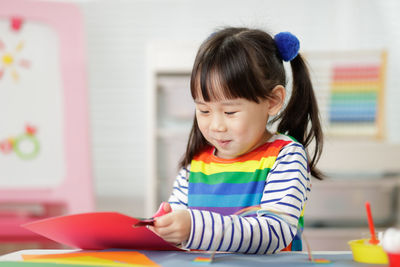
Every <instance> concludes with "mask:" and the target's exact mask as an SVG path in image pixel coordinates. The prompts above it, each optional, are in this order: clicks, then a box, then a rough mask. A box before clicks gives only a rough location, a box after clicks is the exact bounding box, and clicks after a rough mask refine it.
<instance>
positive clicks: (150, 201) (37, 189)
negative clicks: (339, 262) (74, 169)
mask: <svg viewBox="0 0 400 267" xmlns="http://www.w3.org/2000/svg"><path fill="white" fill-rule="evenodd" d="M16 3H17V4H16ZM47 4H50V7H49V8H47V6H46V5H47ZM24 5H28V6H29V7H30V8H31V10H35V8H34V7H35V6H37V8H38V10H39V9H40V11H38V10H36V11H35V12H38V13H37V14H39V13H40V15H41V16H44V17H46V16H47V15H48V16H49V17H51V19H48V20H46V21H45V22H48V23H49V25H50V26H47V25H46V23H44V24H43V21H41V20H39V22H37V21H36V19H37V16H38V15H37V14H36V15H33V16H32V17H30V16H29V13H26V11H23V10H25V9H26V8H24V7H23V6H24ZM57 5H61V9H63V7H68V8H66V9H65V10H66V11H65V12H66V13H65V14H64V13H62V12H60V11H57V10H58V8H59V7H57ZM7 7H10V8H11V7H13V8H15V10H21V12H22V11H23V12H22V13H21V14H16V13H15V12H13V13H10V14H9V16H7V15H6V14H5V13H2V14H1V16H0V56H1V60H2V61H1V62H0V64H1V65H0V67H1V69H0V71H1V72H0V104H1V105H0V113H1V114H2V115H0V194H2V196H3V197H0V201H1V203H0V208H1V210H0V212H1V213H0V221H1V222H0V225H1V224H2V223H3V229H6V227H10V229H11V228H12V227H13V225H15V222H26V221H29V220H32V219H37V218H42V217H46V216H49V215H60V214H67V213H71V212H76V211H79V212H83V211H118V212H122V213H125V214H127V215H130V216H150V215H151V214H152V213H153V212H154V211H155V210H156V209H157V207H158V205H159V203H160V202H161V201H163V200H166V199H167V197H168V195H169V193H170V192H171V188H172V182H173V180H174V178H175V172H176V164H177V162H178V160H179V158H180V156H181V155H182V152H183V151H184V148H185V144H186V138H187V134H188V131H189V130H190V126H191V121H192V115H193V104H192V102H191V98H190V95H189V88H188V84H189V75H190V71H191V65H192V64H193V60H194V56H195V53H196V51H197V48H198V46H199V45H200V43H201V42H202V41H203V40H204V39H205V38H206V37H207V36H208V35H209V34H211V33H212V32H213V31H215V30H216V29H218V28H221V27H223V26H244V27H255V28H261V29H263V30H266V31H267V32H269V33H271V34H276V33H278V32H280V31H290V32H292V33H294V34H295V35H297V36H298V37H299V39H300V44H301V52H302V53H304V55H305V56H306V58H307V60H308V62H309V65H310V73H311V76H312V79H313V82H314V86H315V91H316V94H317V97H318V101H319V103H320V109H321V118H322V121H323V124H324V129H325V133H326V146H325V150H324V152H323V156H322V158H321V161H320V165H319V166H320V168H321V169H322V170H323V171H325V172H326V173H327V174H328V176H329V177H328V178H327V179H326V180H325V181H322V182H320V181H315V179H314V185H313V189H312V193H311V196H310V201H309V203H308V204H307V205H308V206H307V207H306V214H305V218H306V228H305V235H306V237H307V239H308V240H309V242H310V244H311V248H312V249H313V250H348V245H347V241H348V240H351V239H358V238H361V237H367V236H368V229H367V220H366V215H365V207H364V204H365V201H370V202H371V207H372V212H373V215H374V219H375V223H376V226H377V227H378V229H381V230H382V229H386V228H388V227H390V226H396V225H399V222H400V221H399V218H400V206H399V203H398V201H399V200H398V199H399V198H398V186H399V178H400V164H399V160H400V134H399V132H400V106H399V105H398V102H399V101H400V91H399V89H398V88H399V87H400V75H399V74H400V51H399V49H398V48H399V47H400V32H399V29H400V18H399V16H398V13H399V11H400V2H398V1H396V0H386V1H378V0H333V1H329V3H328V2H326V1H318V0H301V1H294V0H282V1H272V0H271V1H270V0H263V1H256V0H249V1H239V0H219V1H211V0H203V1H192V0H129V1H128V0H125V1H121V0H113V1H111V0H108V1H107V0H86V1H84V0H81V1H77V0H74V1H55V0H53V1H46V2H44V1H35V0H31V1H19V0H18V1H17V0H15V1H6V0H1V1H0V10H5V9H7ZM32 7H33V9H32ZM69 9H71V10H73V11H71V12H72V13H73V16H71V19H68V14H67V13H68V12H69V11H68V10H69ZM55 10H56V11H55ZM67 11H68V12H67ZM46 12H48V13H46ZM57 12H60V15H59V16H58V15H57V14H58V13H57ZM46 14H47V15H46ZM35 16H36V17H35ZM57 17H58V18H59V19H60V20H61V21H62V22H60V25H61V24H63V25H64V24H65V25H66V26H65V27H64V28H63V31H64V32H63V34H64V33H65V35H66V36H67V35H68V36H72V37H71V38H76V36H75V37H74V34H76V35H80V36H81V37H82V38H81V37H79V38H78V39H76V40H78V41H79V43H74V42H70V43H68V40H67V41H66V40H65V39H63V38H59V39H58V37H57V36H61V35H57V31H56V33H54V31H52V30H48V29H49V27H50V29H51V28H52V27H53V26H54V25H56V24H57V23H58V22H55V21H57ZM16 18H17V19H16ZM21 18H22V22H23V25H22V26H20V27H21V28H20V27H19V26H18V25H16V24H18V21H19V22H21ZM62 18H63V19H62ZM18 19H19V20H18ZM10 21H11V22H10ZM10 23H11V26H10ZM29 25H31V26H29ZM68 25H69V26H68ZM10 27H11V28H10ZM24 27H25V28H24ZM41 27H42V28H43V29H41ZM57 27H58V26H57ZM68 27H71V28H70V32H69V30H68V29H69V28H68ZM74 27H75V28H74ZM10 29H11V30H10ZM57 29H61V26H60V28H57ZM76 29H78V31H76ZM24 30H25V32H24ZM55 36H56V37H55ZM8 40H11V41H10V42H11V44H9V43H8V42H7V41H8ZM21 40H25V43H24V49H22V46H19V44H20V43H19V42H20V41H21ZM30 40H31V41H30ZM73 40H75V39H73ZM35 41H37V42H38V43H39V45H37V49H36V50H35V49H33V48H29V44H30V42H31V43H33V42H35ZM63 42H67V45H66V46H65V47H64V46H63V45H62V43H63ZM7 45H9V47H13V49H14V48H15V49H14V50H12V51H14V52H13V53H14V54H12V53H11V52H8V51H9V50H7ZM75 46H76V47H82V50H79V49H78V50H77V51H75V50H74V49H75ZM58 47H60V48H58ZM68 49H69V50H68ZM67 50H68V57H65V56H64V57H63V56H60V55H61V54H62V53H63V52H64V51H67ZM38 51H41V52H40V53H39V52H38ZM17 52H18V53H19V54H18V55H19V57H20V58H21V59H25V60H29V59H30V60H31V62H26V61H22V63H23V62H25V64H22V65H21V66H22V68H21V69H20V70H18V69H16V68H14V69H12V68H11V67H10V66H11V65H12V62H11V57H12V56H14V55H15V54H16V53H17ZM10 53H11V54H10ZM52 56H54V57H55V59H54V60H53V57H52ZM15 57H16V56H14V58H15ZM75 57H76V58H78V59H79V60H77V61H76V62H78V64H79V65H76V68H74V67H73V66H72V67H71V66H70V67H69V68H67V69H61V71H60V73H61V74H60V73H58V72H57V71H56V72H55V73H54V75H53V74H52V75H49V74H48V73H52V71H54V69H55V68H53V67H51V66H58V64H63V63H62V62H64V61H65V62H67V63H66V64H68V63H71V62H70V61H73V60H74V58H75ZM42 61H46V62H47V63H46V66H47V68H49V72H48V73H47V74H46V73H43V72H46V71H43V69H42V71H41V72H40V74H37V75H35V77H33V76H32V77H31V76H30V74H28V70H31V71H32V72H33V71H35V68H36V69H37V68H38V66H39V65H40V64H39V63H37V62H42ZM35 64H36V65H35ZM49 66H50V67H49ZM44 69H45V67H44ZM76 72H79V73H80V74H79V75H80V76H79V79H81V80H80V81H83V82H82V83H81V84H80V87H79V88H81V90H80V91H79V93H77V95H76V97H77V99H80V101H78V102H79V103H78V104H77V105H78V106H79V108H77V110H79V112H81V113H76V114H74V115H73V116H76V117H77V118H85V120H83V121H82V122H81V123H80V124H79V125H77V127H79V128H75V129H73V130H71V129H67V128H66V127H67V126H68V125H71V124H65V125H64V124H63V118H65V116H66V114H65V113H64V112H67V111H65V110H66V109H65V107H69V109H68V110H69V111H71V110H74V108H73V107H74V103H70V102H67V100H65V99H64V95H63V94H64V93H63V90H66V89H68V88H70V87H68V86H71V85H70V84H69V85H66V87H65V88H64V87H63V86H58V87H54V86H52V84H53V83H54V84H62V82H60V80H62V79H63V77H64V75H67V74H66V73H73V74H76ZM24 75H25V77H24ZM41 75H43V76H41ZM288 75H289V82H290V68H288ZM16 77H17V78H16ZM28 77H29V79H32V80H31V81H30V80H29V79H28ZM38 77H43V78H40V79H49V80H51V82H49V83H48V84H46V86H48V87H49V88H58V90H60V92H61V93H55V94H53V93H51V92H52V91H51V90H50V89H49V91H40V92H39V95H38V94H37V93H35V92H33V93H32V92H31V93H29V94H26V93H21V95H17V96H14V95H13V94H20V93H16V90H18V88H19V86H20V87H21V88H24V90H27V88H29V89H32V88H35V86H36V87H41V83H42V82H43V81H42V80H40V79H39V78H38ZM60 77H61V78H60ZM24 79H25V81H24ZM71 79H72V78H71ZM32 81H35V82H32ZM43 88H44V87H43ZM76 88H78V87H76ZM10 90H11V91H12V92H11V93H10V92H8V93H7V91H10ZM288 90H289V92H290V83H289V85H288ZM42 93H43V94H44V95H43V96H42V95H40V94H42ZM79 94H81V96H82V97H79ZM38 96H39V97H38ZM13 97H14V98H16V97H18V101H22V103H23V106H24V107H27V106H29V105H30V104H29V103H31V102H30V101H38V102H35V103H38V106H36V107H33V108H32V109H28V110H29V113H35V111H36V109H38V110H40V112H38V114H36V113H35V114H36V115H34V116H33V115H32V117H29V116H28V117H29V118H30V119H31V120H34V119H35V118H38V119H37V124H36V125H34V126H32V125H26V123H28V124H29V123H35V122H32V121H26V120H24V118H25V117H26V116H27V115H26V114H24V112H23V111H21V108H19V107H18V110H17V111H15V110H14V109H15V107H14V106H12V105H11V104H10V100H9V99H10V98H13ZM37 98H40V99H39V100H36V99H37ZM33 99H35V100H33ZM43 99H44V100H43ZM65 101H66V102H65ZM68 101H69V100H68ZM12 103H14V102H12ZM42 103H43V105H41V104H42ZM46 105H49V106H50V110H56V111H55V112H49V110H48V109H45V108H44V107H43V106H46ZM39 106H40V107H39ZM2 108H4V109H5V110H3V109H2ZM60 110H61V111H60ZM69 111H68V112H69ZM49 114H51V116H50V117H47V116H48V115H49ZM24 116H25V117H24ZM35 116H37V117H35ZM71 116H72V115H71ZM32 118H33V119H32ZM59 118H61V119H59ZM74 118H75V117H74ZM49 121H50V122H52V123H48V122H49ZM53 122H54V123H53ZM21 125H22V126H21ZM24 127H25V128H24ZM82 127H83V128H84V129H81V128H82ZM24 129H25V133H26V135H25V137H26V136H29V137H28V138H25V139H28V141H29V140H31V139H30V137H32V136H34V137H35V138H36V139H37V140H39V143H40V148H41V150H40V151H39V152H38V154H37V155H36V154H35V153H36V152H35V147H38V146H37V145H35V142H33V143H31V144H25V146H22V145H23V144H22V141H21V140H19V139H16V140H19V141H20V143H21V145H20V147H19V148H18V149H17V150H22V153H19V154H22V156H21V155H19V154H18V151H17V152H15V153H14V154H13V153H9V152H10V146H12V145H10V144H14V149H15V147H17V146H15V140H14V143H13V142H11V141H9V140H11V139H10V138H9V137H10V136H11V135H13V134H17V133H18V131H22V130H24ZM48 129H51V131H50V130H49V131H47V130H48ZM79 129H81V130H82V132H79ZM75 130H76V132H77V133H78V132H79V135H78V134H77V135H76V136H75V137H72V138H73V139H72V140H75V141H76V140H78V139H79V140H81V139H82V140H84V141H83V142H82V143H80V142H77V143H75V142H70V141H68V142H66V143H65V142H64V140H65V138H69V137H68V136H70V135H71V134H73V133H71V131H72V132H73V131H75ZM36 131H37V132H36ZM46 131H47V132H46ZM54 136H57V138H54ZM45 140H51V142H50V141H49V142H48V143H46V141H45ZM46 144H48V145H49V146H51V147H52V149H51V150H46V148H45V145H46ZM29 145H30V146H31V147H29ZM66 146H72V147H74V149H77V150H74V151H76V153H77V154H79V155H83V156H84V158H85V160H87V162H86V161H84V162H85V163H87V164H86V165H85V166H80V167H79V168H82V170H84V172H85V175H82V177H80V176H79V175H78V176H79V177H80V179H81V180H77V181H75V180H74V182H73V183H71V185H69V186H70V187H68V188H69V189H68V190H70V191H68V192H69V193H68V195H69V197H70V198H75V201H76V199H78V200H79V201H82V205H80V204H79V203H75V204H74V205H75V206H76V208H74V209H70V210H68V207H69V206H68V204H66V205H65V206H63V203H62V202H63V201H65V202H68V201H70V198H68V196H65V197H63V198H59V197H57V196H58V195H57V194H62V193H60V192H63V186H62V185H63V183H64V181H63V179H69V178H70V177H69V176H68V175H64V172H66V173H68V170H69V169H68V168H70V166H69V165H68V164H67V163H65V161H67V160H68V159H69V157H70V156H66V157H64V156H63V155H64V153H69V152H68V151H69V150H68V148H66ZM7 147H8V148H7ZM76 147H78V148H79V149H81V152H82V154H80V150H79V149H78V148H76ZM58 148H59V149H58ZM24 149H25V150H24ZM24 151H26V153H25V154H24ZM6 152H7V153H6ZM41 152H42V154H40V153H41ZM46 153H47V154H46ZM23 155H33V156H32V157H33V158H32V159H23ZM53 155H56V156H54V157H53ZM34 157H37V158H34ZM26 160H28V161H29V163H28V164H30V165H32V166H30V167H29V169H28V170H29V175H27V174H26V173H24V172H22V171H20V170H24V169H25V170H27V168H25V167H24V164H27V163H26V162H27V161H26ZM35 160H38V161H39V160H42V164H43V166H46V167H43V166H41V167H39V168H38V169H39V171H37V170H36V169H35V165H34V162H35ZM79 170H81V169H79ZM44 176H46V177H47V178H43V177H44ZM43 188H45V190H47V191H51V190H52V188H58V189H57V190H58V191H57V190H55V192H52V193H49V192H47V193H44V194H45V195H46V194H47V195H46V197H41V192H43ZM71 188H72V189H71ZM74 188H76V190H77V191H76V194H78V193H79V197H74ZM79 188H81V189H82V190H80V189H79ZM21 190H22V191H21ZM79 190H80V191H79ZM84 190H86V191H84ZM78 191H79V192H78ZM21 192H23V193H21ZM29 194H33V195H34V197H32V198H30V197H29ZM16 196H18V197H16ZM24 196H25V197H24ZM71 201H72V200H71ZM16 211H17V212H16ZM16 217H17V218H18V219H15V218H16ZM3 232H4V231H3ZM1 234H3V235H5V236H6V237H4V238H2V239H1ZM23 234H24V233H19V232H18V231H17V230H16V232H15V236H7V235H6V233H2V232H0V241H2V243H1V244H0V253H1V252H6V251H11V250H16V249H20V248H25V247H37V246H39V247H46V246H54V244H51V243H50V242H47V243H46V244H45V245H43V242H42V244H40V242H39V241H37V240H33V241H32V240H31V239H29V238H27V239H24V236H23ZM25 234H26V233H25ZM16 236H17V237H16ZM41 241H43V240H41Z"/></svg>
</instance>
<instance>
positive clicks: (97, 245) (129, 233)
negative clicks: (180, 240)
mask: <svg viewBox="0 0 400 267" xmlns="http://www.w3.org/2000/svg"><path fill="white" fill-rule="evenodd" d="M139 221H140V220H139V219H136V218H132V217H129V216H126V215H123V214H121V213H118V212H91V213H81V214H74V215H67V216H59V217H53V218H48V219H44V220H39V221H35V222H31V223H27V224H24V225H22V226H23V227H25V228H27V229H29V230H31V231H33V232H35V233H37V234H40V235H42V236H45V237H47V238H49V239H52V240H54V241H56V242H59V243H62V244H65V245H69V246H71V247H76V248H80V249H96V250H99V249H109V248H126V249H144V250H181V249H179V248H177V247H175V246H173V245H171V244H169V243H168V242H166V241H165V240H164V239H162V238H161V237H159V236H158V235H157V234H155V233H153V232H152V231H151V230H149V229H147V228H146V227H133V225H135V224H136V223H138V222H139Z"/></svg>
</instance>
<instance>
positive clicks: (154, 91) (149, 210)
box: [145, 42, 198, 216]
mask: <svg viewBox="0 0 400 267" xmlns="http://www.w3.org/2000/svg"><path fill="white" fill-rule="evenodd" d="M197 48H198V44H187V43H171V42H167V43H165V42H158V43H153V44H150V45H149V47H148V55H147V58H148V63H149V64H148V77H147V78H148V79H147V81H148V88H149V91H148V96H149V104H148V107H149V110H148V114H150V117H149V119H148V125H149V131H148V132H149V133H150V134H149V136H148V140H147V143H148V147H149V150H148V155H149V156H148V160H147V162H148V168H147V169H148V172H147V173H148V176H147V177H146V179H147V180H148V183H147V186H148V192H147V194H146V209H145V213H146V215H147V216H151V215H152V214H153V213H154V211H155V210H156V209H157V207H158V205H159V204H160V203H161V202H162V201H166V200H167V199H168V197H169V195H170V193H171V191H172V185H173V181H174V180H175V177H176V175H177V173H178V164H179V161H180V159H181V157H182V155H183V153H184V152H185V150H186V144H187V140H188V136H189V132H190V129H191V126H192V122H193V115H194V103H193V99H192V97H191V94H190V72H191V69H192V65H193V62H194V57H195V53H196V51H197Z"/></svg>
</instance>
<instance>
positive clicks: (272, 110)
mask: <svg viewBox="0 0 400 267" xmlns="http://www.w3.org/2000/svg"><path fill="white" fill-rule="evenodd" d="M285 96H286V89H285V87H283V86H282V85H277V86H275V87H274V88H273V89H272V91H271V97H269V98H268V115H270V116H275V115H276V114H278V112H279V111H280V110H281V108H282V106H283V104H284V102H285Z"/></svg>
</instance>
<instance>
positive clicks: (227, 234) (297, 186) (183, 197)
mask: <svg viewBox="0 0 400 267" xmlns="http://www.w3.org/2000/svg"><path fill="white" fill-rule="evenodd" d="M307 166H308V164H307V157H306V152H305V151H304V148H303V146H301V145H299V144H297V143H294V142H292V143H290V144H289V145H287V146H285V147H283V148H282V150H281V151H280V152H279V154H278V157H277V158H276V161H275V164H274V165H273V167H272V169H271V170H270V172H269V173H268V176H267V177H266V183H265V187H264V191H263V195H262V198H261V202H260V206H261V210H260V211H259V212H258V214H257V217H241V216H238V215H229V216H222V215H221V214H219V213H215V212H210V211H204V210H196V209H189V210H188V211H189V212H190V214H191V220H192V221H191V222H192V227H191V234H190V237H189V240H188V242H187V243H186V247H187V248H190V249H201V250H219V251H232V252H242V253H255V254H266V253H275V252H278V251H280V250H281V249H283V248H285V247H286V246H288V245H289V244H290V242H291V241H292V240H293V238H294V236H295V234H296V231H297V224H298V221H299V218H300V215H301V212H302V210H303V207H304V203H305V201H306V200H307V194H308V192H309V191H310V178H309V171H308V168H307ZM180 174H181V175H180V176H179V175H178V177H177V180H176V181H175V185H174V189H173V193H172V195H171V197H170V200H169V202H170V203H171V204H172V205H174V206H173V209H177V208H187V199H188V198H187V194H188V180H187V175H188V170H187V169H186V170H181V172H180Z"/></svg>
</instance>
